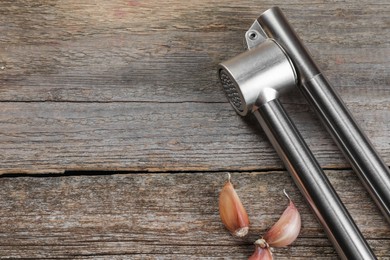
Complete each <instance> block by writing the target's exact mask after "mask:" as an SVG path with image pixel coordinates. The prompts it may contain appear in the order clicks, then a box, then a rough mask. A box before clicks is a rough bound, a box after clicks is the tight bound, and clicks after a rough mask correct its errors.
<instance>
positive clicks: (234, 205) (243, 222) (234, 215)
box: [219, 175, 249, 237]
mask: <svg viewBox="0 0 390 260" xmlns="http://www.w3.org/2000/svg"><path fill="white" fill-rule="evenodd" d="M219 215H220V217H221V220H222V223H223V224H224V225H225V227H226V228H227V229H228V230H229V231H230V233H231V234H232V235H233V236H236V237H244V236H246V235H247V234H248V230H249V218H248V214H247V213H246V210H245V208H244V206H243V205H242V203H241V200H240V198H239V197H238V195H237V193H236V191H235V190H234V187H233V185H232V183H231V182H230V175H229V179H228V181H227V182H226V183H225V185H224V186H223V188H222V191H221V193H220V195H219Z"/></svg>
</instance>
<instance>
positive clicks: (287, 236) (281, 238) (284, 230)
mask: <svg viewBox="0 0 390 260" xmlns="http://www.w3.org/2000/svg"><path fill="white" fill-rule="evenodd" d="M285 195H286V196H287V198H288V199H289V201H290V203H289V205H288V207H287V208H286V210H285V211H284V212H283V214H282V215H281V217H280V218H279V220H278V221H277V222H276V223H275V224H274V225H273V226H272V227H271V229H270V230H268V232H267V233H266V234H265V236H264V240H265V241H267V243H268V245H270V246H271V247H284V246H288V245H290V244H291V243H292V242H294V241H295V239H296V238H297V237H298V235H299V232H300V230H301V215H300V214H299V212H298V209H297V208H296V207H295V205H294V203H293V202H292V201H291V199H290V198H289V197H288V195H287V194H286V193H285Z"/></svg>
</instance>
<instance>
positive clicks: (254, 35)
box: [249, 32, 257, 40]
mask: <svg viewBox="0 0 390 260" xmlns="http://www.w3.org/2000/svg"><path fill="white" fill-rule="evenodd" d="M256 38H257V34H256V33H255V32H251V33H249V39H251V40H255V39H256Z"/></svg>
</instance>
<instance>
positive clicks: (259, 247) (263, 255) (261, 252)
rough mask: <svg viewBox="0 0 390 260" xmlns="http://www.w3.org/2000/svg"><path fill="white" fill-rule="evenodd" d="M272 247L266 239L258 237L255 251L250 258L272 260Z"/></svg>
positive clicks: (250, 259)
mask: <svg viewBox="0 0 390 260" xmlns="http://www.w3.org/2000/svg"><path fill="white" fill-rule="evenodd" d="M272 259H273V257H272V252H271V248H270V247H269V246H268V244H267V243H266V242H265V241H264V239H258V240H256V242H255V252H253V254H252V255H251V256H250V257H249V258H248V260H272Z"/></svg>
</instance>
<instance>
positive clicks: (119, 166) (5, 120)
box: [0, 102, 390, 173]
mask: <svg viewBox="0 0 390 260" xmlns="http://www.w3.org/2000/svg"><path fill="white" fill-rule="evenodd" d="M354 105H356V106H358V105H359V104H357V103H356V104H354ZM1 106H2V108H1V110H0V118H1V121H0V147H1V153H0V161H1V162H2V163H1V165H0V173H22V172H24V173H42V172H52V173H54V172H64V171H75V170H123V171H204V170H213V171H215V170H241V171H242V170H256V169H257V170H260V169H281V168H283V166H282V164H281V162H280V160H279V159H278V157H277V155H276V153H275V151H274V149H273V148H272V147H271V146H270V144H269V142H268V140H267V139H266V137H265V136H264V133H262V132H261V130H260V128H258V127H257V126H256V124H255V122H254V121H253V122H251V121H250V119H248V120H249V125H248V122H247V121H248V120H242V119H241V117H239V116H237V115H236V114H235V112H234V111H233V110H232V108H231V107H230V105H229V104H226V103H176V104H170V103H161V104H155V103H142V102H141V103H59V102H53V103H44V102H32V103H23V102H22V103H19V102H18V103H15V102H11V103H4V102H3V103H2V104H1ZM287 109H288V110H290V111H291V109H292V107H287ZM301 109H303V111H295V114H294V117H293V120H294V121H295V122H296V124H297V125H298V128H299V129H300V130H301V133H302V135H303V136H304V138H305V139H306V140H307V142H308V144H309V145H310V147H311V148H312V150H313V153H314V154H315V155H316V156H317V158H318V160H319V162H320V163H321V164H322V166H323V167H325V168H343V167H348V164H347V163H346V162H345V160H344V159H343V158H342V156H341V155H340V152H339V150H338V148H337V147H336V146H335V145H334V143H333V142H332V140H331V139H330V137H329V136H328V135H327V133H325V130H324V129H323V128H322V126H321V125H320V124H319V123H318V121H317V120H316V119H315V118H314V117H313V115H312V114H310V113H307V111H304V110H305V109H306V107H302V108H301ZM356 110H357V111H363V109H362V108H360V107H357V108H356ZM373 111H375V112H373ZM360 116H362V115H360ZM363 116H364V118H365V120H364V121H363V123H364V124H363V126H364V129H365V130H366V132H367V133H368V134H369V135H370V136H371V137H372V138H371V139H372V141H373V143H374V145H376V146H377V147H378V148H379V151H380V152H381V154H382V155H383V156H384V159H385V161H386V162H390V146H389V144H388V142H387V141H386V140H388V136H390V128H389V125H388V123H387V122H388V120H389V116H390V115H389V110H388V108H387V107H382V106H377V107H376V110H368V111H365V114H364V115H363ZM307 122H314V123H312V124H310V125H308V124H307Z"/></svg>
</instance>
